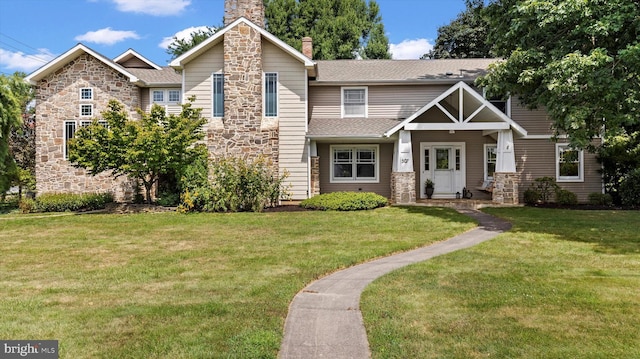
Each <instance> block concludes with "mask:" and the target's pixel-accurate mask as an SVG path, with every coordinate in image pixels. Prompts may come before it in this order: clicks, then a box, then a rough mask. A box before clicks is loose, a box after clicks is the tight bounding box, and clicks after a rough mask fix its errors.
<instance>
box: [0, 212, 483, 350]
mask: <svg viewBox="0 0 640 359" xmlns="http://www.w3.org/2000/svg"><path fill="white" fill-rule="evenodd" d="M5 216H6V215H5ZM2 217H4V216H0V218H2ZM12 217H13V218H11V219H3V220H0V253H1V254H0V255H1V260H0V273H1V274H2V275H1V277H0V288H2V296H0V313H2V315H1V316H0V338H3V339H53V340H59V344H60V357H61V358H204V357H207V358H211V357H214V358H217V357H222V358H229V357H231V358H257V357H262V358H265V357H266V358H269V357H271V358H273V357H275V356H276V355H277V351H278V349H279V346H280V342H281V339H282V329H283V323H284V319H285V317H286V314H287V309H288V305H289V303H290V301H291V300H292V299H293V296H294V295H295V294H296V293H297V292H298V291H299V290H300V289H302V288H303V287H304V286H305V285H306V284H307V283H309V282H311V281H312V280H314V279H316V278H318V277H320V276H323V275H324V274H327V273H329V272H333V271H335V270H337V269H340V268H345V267H348V266H351V265H353V264H356V263H360V262H363V261H366V260H368V259H371V258H375V257H379V256H383V255H387V254H390V253H393V252H398V251H404V250H407V249H410V248H415V247H418V246H422V245H425V244H428V243H431V242H434V241H438V240H442V239H445V238H448V237H451V236H453V235H455V234H457V233H460V232H463V231H466V230H468V229H470V228H472V227H474V226H475V224H474V223H473V222H472V221H471V220H470V219H468V218H467V217H465V216H462V215H460V214H457V213H456V212H454V211H452V210H447V209H437V208H424V207H420V208H419V207H410V208H381V209H377V210H375V211H363V212H292V213H288V212H281V213H259V214H254V213H236V214H190V215H180V214H176V213H162V214H135V215H106V214H91V215H81V216H74V215H70V216H61V217H48V218H40V216H38V218H29V217H24V216H19V215H18V216H12ZM16 218H17V219H16Z"/></svg>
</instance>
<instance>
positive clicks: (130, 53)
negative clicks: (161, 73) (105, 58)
mask: <svg viewBox="0 0 640 359" xmlns="http://www.w3.org/2000/svg"><path fill="white" fill-rule="evenodd" d="M132 58H137V59H138V60H140V61H142V62H143V63H145V64H146V65H147V66H148V67H150V68H154V69H156V70H160V69H161V68H160V66H158V65H156V64H155V63H154V62H153V61H151V60H149V59H147V58H146V57H144V56H142V55H140V54H139V53H138V52H137V51H136V50H134V49H128V50H127V51H125V52H123V53H122V54H121V55H119V56H118V57H116V58H115V59H113V62H115V63H117V64H123V63H125V62H127V61H129V60H130V59H132Z"/></svg>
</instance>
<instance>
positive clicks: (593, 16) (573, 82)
mask: <svg viewBox="0 0 640 359" xmlns="http://www.w3.org/2000/svg"><path fill="white" fill-rule="evenodd" d="M484 14H485V15H486V16H487V20H488V23H489V29H490V31H489V42H490V43H492V44H494V50H495V52H496V54H497V55H498V56H501V57H503V58H504V61H502V62H499V63H497V64H495V65H494V66H492V67H491V68H490V70H489V73H488V74H487V75H486V76H485V77H483V78H481V79H479V81H478V84H479V85H481V86H485V87H487V89H488V90H489V92H490V93H492V94H506V93H512V94H515V95H517V96H518V97H519V98H520V100H521V101H522V102H523V103H524V104H526V105H527V106H528V107H530V108H536V107H544V108H545V109H546V110H547V112H548V114H549V118H551V120H552V122H553V129H554V130H555V132H556V134H558V135H560V134H566V135H568V138H569V140H570V142H571V144H572V145H574V146H576V147H579V148H590V144H591V140H592V139H593V138H595V137H598V136H604V139H605V140H606V139H607V138H614V137H615V136H618V135H620V134H629V133H630V132H629V129H631V128H633V127H634V126H636V125H637V124H638V122H639V121H640V41H639V40H640V16H638V14H640V2H638V1H637V0H607V1H601V0H599V1H595V0H594V1H583V0H548V1H528V0H495V1H494V2H493V3H491V4H490V5H489V6H488V7H487V8H486V10H485V12H484Z"/></svg>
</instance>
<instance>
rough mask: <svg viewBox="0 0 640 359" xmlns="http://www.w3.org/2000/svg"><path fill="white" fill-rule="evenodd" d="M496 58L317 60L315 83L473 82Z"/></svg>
mask: <svg viewBox="0 0 640 359" xmlns="http://www.w3.org/2000/svg"><path fill="white" fill-rule="evenodd" d="M496 61H498V59H447V60H332V61H317V65H318V74H317V77H316V80H315V82H316V83H322V82H337V83H340V82H346V83H353V82H369V83H375V82H407V81H425V82H428V81H429V80H432V81H441V80H452V81H455V82H457V81H460V80H463V81H464V80H472V79H475V78H476V77H478V76H480V75H482V74H484V73H485V72H486V70H487V67H488V66H489V64H491V63H493V62H496Z"/></svg>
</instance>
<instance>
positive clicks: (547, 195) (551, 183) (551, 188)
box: [531, 177, 560, 203]
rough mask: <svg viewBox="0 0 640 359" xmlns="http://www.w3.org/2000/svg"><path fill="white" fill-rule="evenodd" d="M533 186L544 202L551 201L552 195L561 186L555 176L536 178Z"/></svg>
mask: <svg viewBox="0 0 640 359" xmlns="http://www.w3.org/2000/svg"><path fill="white" fill-rule="evenodd" d="M531 186H532V188H533V190H535V191H536V192H537V193H538V195H539V196H540V200H541V201H542V203H547V202H549V201H550V200H551V195H552V194H553V193H554V192H556V191H557V190H558V189H559V188H560V187H558V185H557V184H556V180H555V179H554V178H553V177H539V178H536V179H535V180H534V183H532V185H531Z"/></svg>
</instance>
